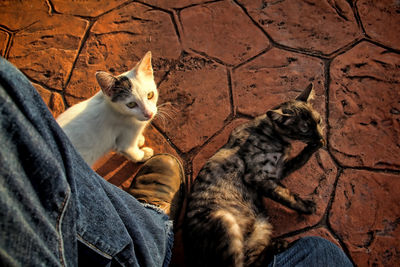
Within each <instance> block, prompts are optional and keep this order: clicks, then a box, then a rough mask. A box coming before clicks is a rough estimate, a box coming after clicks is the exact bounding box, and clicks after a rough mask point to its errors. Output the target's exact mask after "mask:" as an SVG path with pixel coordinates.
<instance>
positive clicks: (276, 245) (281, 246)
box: [270, 238, 289, 254]
mask: <svg viewBox="0 0 400 267" xmlns="http://www.w3.org/2000/svg"><path fill="white" fill-rule="evenodd" d="M288 246H289V242H288V241H286V240H284V239H280V238H275V239H272V240H271V244H270V247H271V250H272V251H273V253H274V254H279V253H281V252H283V251H285V250H286V249H287V248H288Z"/></svg>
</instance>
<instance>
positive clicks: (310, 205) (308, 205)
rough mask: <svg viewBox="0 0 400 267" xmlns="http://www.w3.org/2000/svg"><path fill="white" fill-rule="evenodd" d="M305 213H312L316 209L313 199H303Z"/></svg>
mask: <svg viewBox="0 0 400 267" xmlns="http://www.w3.org/2000/svg"><path fill="white" fill-rule="evenodd" d="M303 206H304V210H303V212H304V213H305V214H314V213H315V212H316V211H317V205H316V204H315V202H314V201H313V200H303Z"/></svg>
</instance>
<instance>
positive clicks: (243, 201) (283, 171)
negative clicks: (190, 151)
mask: <svg viewBox="0 0 400 267" xmlns="http://www.w3.org/2000/svg"><path fill="white" fill-rule="evenodd" d="M307 90H308V92H306V91H307ZM311 91H312V90H310V88H309V87H308V88H307V89H306V90H305V92H306V93H304V92H303V93H302V95H301V96H300V97H299V98H298V99H297V100H294V101H289V102H285V103H283V104H281V105H279V106H278V107H276V108H275V109H273V110H271V111H268V112H267V114H266V115H262V116H259V117H257V118H255V119H254V120H253V121H251V122H249V123H247V124H244V125H241V126H239V127H238V128H236V129H235V130H234V131H233V132H232V133H231V136H230V138H229V140H228V142H227V144H226V145H225V146H223V147H222V148H221V149H220V150H219V151H218V152H217V153H216V154H215V155H214V156H213V157H212V158H210V159H209V161H208V162H207V163H206V164H205V165H204V167H203V168H202V169H201V171H200V172H199V175H198V176H197V178H196V179H195V181H194V183H193V187H192V193H191V195H190V196H189V199H188V206H187V211H186V215H185V221H184V225H183V238H184V247H185V255H186V261H187V266H199V267H200V266H201V267H206V266H218V267H222V266H223V267H225V266H266V261H267V260H268V256H269V255H271V254H273V253H275V252H277V250H276V247H275V244H280V243H279V242H276V241H274V240H273V239H272V238H271V235H272V225H271V224H270V223H269V222H268V219H267V216H266V211H265V207H264V205H263V201H262V198H263V197H270V198H272V199H273V200H276V201H278V202H280V203H282V204H284V205H286V206H288V207H289V208H292V209H294V210H296V211H298V212H301V213H306V214H310V213H313V212H314V211H315V205H314V203H313V202H312V201H307V200H302V199H300V198H299V197H298V196H296V195H295V194H292V193H291V192H290V191H289V190H288V189H286V188H285V187H284V186H282V185H281V184H280V183H279V180H280V179H282V178H283V177H285V176H287V175H289V174H290V173H291V172H292V171H294V170H296V169H298V168H300V167H301V166H303V165H304V164H305V163H306V162H307V160H308V159H309V158H310V157H311V155H312V154H313V153H314V152H315V151H316V150H317V149H318V148H320V147H321V146H322V145H323V144H324V141H323V137H322V132H321V130H320V129H321V128H320V125H319V122H320V118H319V115H318V113H316V112H315V111H314V110H313V109H312V107H311V105H309V104H308V103H307V99H308V96H309V95H310V93H311ZM294 139H295V140H301V141H304V142H305V143H307V144H308V145H307V146H306V147H305V148H304V150H303V151H302V152H301V153H300V154H299V155H298V156H296V157H294V158H292V159H288V155H289V150H290V142H289V141H290V140H294Z"/></svg>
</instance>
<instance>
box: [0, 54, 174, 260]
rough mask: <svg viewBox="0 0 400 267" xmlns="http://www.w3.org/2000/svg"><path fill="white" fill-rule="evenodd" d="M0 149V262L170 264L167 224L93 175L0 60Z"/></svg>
mask: <svg viewBox="0 0 400 267" xmlns="http://www.w3.org/2000/svg"><path fill="white" fill-rule="evenodd" d="M0 147H1V149H0V236H1V238H0V262H2V263H4V264H5V265H13V264H15V265H26V264H29V265H45V266H55V265H71V266H76V265H77V261H78V254H79V256H80V257H79V260H80V261H81V262H84V259H85V258H84V257H86V256H87V257H93V258H96V259H97V260H98V263H100V264H102V265H108V264H110V263H111V261H113V262H119V263H122V264H126V265H131V266H139V265H140V266H162V265H167V264H168V260H169V257H170V253H171V247H172V239H173V234H172V229H171V221H169V220H168V217H167V216H166V215H165V214H164V213H163V212H162V211H160V210H159V209H158V208H156V207H154V206H151V205H147V206H146V207H144V206H143V205H142V204H140V203H139V202H138V201H137V200H136V199H135V198H133V197H132V196H131V195H129V194H128V193H126V192H124V191H122V190H121V189H119V188H117V187H115V186H113V185H111V184H110V183H108V182H107V181H105V180H104V179H103V178H102V177H100V176H98V175H97V174H96V173H95V172H93V171H92V170H91V169H90V167H89V166H88V165H87V164H86V163H85V162H84V161H83V159H82V158H81V157H80V156H79V155H78V153H77V152H76V151H75V149H74V148H73V147H72V145H71V143H70V142H69V140H68V138H67V137H66V136H65V134H64V133H63V132H62V130H61V128H60V127H59V126H58V124H57V123H56V122H55V120H54V119H53V117H52V115H51V114H50V112H49V111H48V109H47V107H46V105H45V104H44V103H43V101H42V99H41V97H40V96H39V95H38V94H37V92H36V90H35V89H34V88H33V86H32V85H31V84H30V82H29V81H28V80H27V79H26V77H25V76H24V75H23V74H22V73H20V72H19V71H18V70H17V69H16V68H15V67H13V66H12V65H11V64H10V63H9V62H7V61H6V60H5V59H3V58H1V57H0ZM92 263H93V262H92Z"/></svg>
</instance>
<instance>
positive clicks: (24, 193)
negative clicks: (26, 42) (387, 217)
mask: <svg viewBox="0 0 400 267" xmlns="http://www.w3.org/2000/svg"><path fill="white" fill-rule="evenodd" d="M172 243H173V232H172V222H171V221H170V220H168V217H167V216H166V215H165V214H164V213H163V212H161V211H160V210H158V209H157V208H156V207H153V206H151V205H142V204H141V203H139V202H138V201H137V200H136V199H135V198H134V197H132V196H131V195H129V194H127V193H126V192H124V191H122V190H121V189H119V188H117V187H115V186H113V185H112V184H110V183H108V182H107V181H105V180H104V179H103V178H102V177H100V176H98V175H97V174H96V173H95V172H93V171H92V169H91V168H90V167H89V166H88V165H87V164H86V163H85V162H84V161H83V159H82V158H81V157H80V156H79V154H78V153H77V152H76V151H75V150H74V148H73V147H72V145H71V143H70V142H69V140H68V138H67V137H66V136H65V134H64V133H63V131H62V130H61V128H60V127H59V126H58V124H57V123H56V121H55V120H54V118H53V117H52V115H51V114H50V112H49V111H48V109H47V107H46V105H45V104H44V103H43V101H42V99H41V97H40V96H39V94H37V92H36V90H35V89H34V88H33V86H32V85H31V84H30V82H29V81H28V80H27V79H26V77H25V76H24V75H23V74H22V73H21V72H19V71H18V70H17V69H16V68H15V67H13V66H12V65H11V64H10V63H8V62H7V61H6V60H5V59H3V58H1V57H0V265H2V266H3V265H6V266H14V265H16V266H26V265H29V266H38V265H41V266H77V265H78V264H79V265H82V266H111V265H113V266H117V265H123V266H146V267H153V266H167V265H168V263H169V261H170V258H171V248H172ZM294 265H296V266H302V265H304V266H307V267H310V266H351V263H350V261H349V260H348V259H347V257H346V256H345V254H344V253H343V252H342V251H341V250H340V249H339V248H338V247H336V246H335V245H333V244H332V243H330V242H329V241H327V240H324V239H322V238H303V239H300V240H299V241H297V242H296V243H295V244H294V245H293V246H292V247H291V248H289V249H288V250H287V251H286V252H284V253H281V254H279V255H276V256H275V257H274V261H273V262H271V263H270V265H269V266H294Z"/></svg>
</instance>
